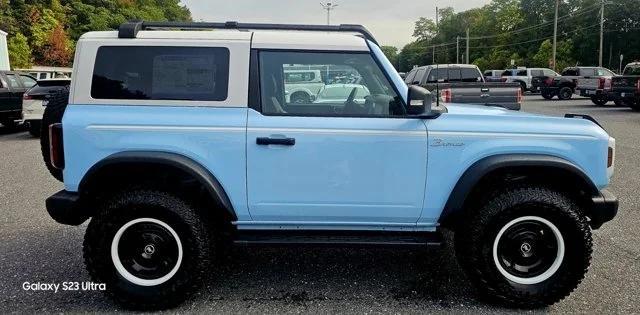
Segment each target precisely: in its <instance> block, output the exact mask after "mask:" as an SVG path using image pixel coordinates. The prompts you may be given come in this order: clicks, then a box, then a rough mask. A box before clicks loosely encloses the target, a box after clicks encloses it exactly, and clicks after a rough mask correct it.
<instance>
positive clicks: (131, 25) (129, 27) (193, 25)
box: [118, 21, 378, 45]
mask: <svg viewBox="0 0 640 315" xmlns="http://www.w3.org/2000/svg"><path fill="white" fill-rule="evenodd" d="M171 28H173V29H237V30H291V31H321V32H352V33H359V34H362V36H364V38H366V39H368V40H370V41H372V42H374V43H375V44H376V45H377V44H378V42H377V41H376V39H375V38H374V37H373V35H372V34H371V32H369V30H367V28H366V27H364V26H362V25H357V24H340V25H305V24H262V23H238V22H235V21H229V22H224V23H221V22H145V21H129V22H125V23H123V24H122V25H120V28H119V29H118V37H119V38H136V36H137V35H138V32H139V31H142V30H149V29H171Z"/></svg>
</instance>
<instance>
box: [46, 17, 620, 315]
mask: <svg viewBox="0 0 640 315" xmlns="http://www.w3.org/2000/svg"><path fill="white" fill-rule="evenodd" d="M203 28H204V29H216V31H215V32H202V31H191V30H188V29H203ZM149 29H155V30H154V31H148V30H149ZM158 29H180V30H181V31H175V30H173V31H163V30H158ZM238 30H245V31H238ZM246 30H248V31H246ZM265 30H267V31H265ZM301 30H305V32H301ZM77 52H78V53H77V54H76V58H75V60H74V63H73V65H74V79H73V80H72V82H71V84H72V87H71V89H70V91H71V92H70V93H71V95H70V97H69V96H68V95H65V92H59V93H56V94H55V95H53V96H52V97H51V98H50V102H49V104H48V106H47V107H46V109H45V114H44V117H43V126H45V127H46V128H48V130H49V133H43V134H42V138H41V143H42V144H43V156H44V158H45V162H46V164H47V167H48V169H49V170H50V171H51V174H53V175H54V176H55V177H56V178H57V179H59V180H63V181H64V190H61V191H60V192H58V193H56V194H54V195H52V196H51V197H49V198H48V199H47V201H46V207H47V211H48V212H49V214H50V216H51V217H52V218H53V219H55V220H56V221H58V222H60V223H62V224H70V225H80V224H82V223H83V222H85V221H86V220H88V219H89V218H91V221H90V222H89V224H88V225H87V226H86V233H85V239H84V243H83V250H82V251H83V255H84V260H85V264H86V267H87V269H88V274H89V275H90V276H91V279H92V281H93V282H96V283H102V284H105V285H106V288H107V293H108V295H109V296H110V297H112V298H114V299H115V300H116V301H118V302H119V303H122V304H123V305H125V306H127V307H131V308H138V309H140V308H142V309H143V310H145V311H148V310H150V309H157V308H165V307H170V306H173V305H176V304H178V303H180V302H182V301H183V300H184V299H185V298H187V297H188V296H189V295H190V294H192V293H194V291H195V289H196V288H197V286H198V285H200V284H202V282H203V279H205V275H208V274H209V272H208V269H209V267H210V266H211V265H215V264H216V260H215V257H218V256H216V255H215V253H216V252H217V251H219V250H222V249H224V248H225V246H230V245H231V244H235V245H240V246H251V245H252V246H269V245H304V246H318V245H319V246H344V245H346V246H367V245H368V246H374V247H379V246H405V247H411V246H414V247H415V246H417V247H418V248H426V247H427V246H432V245H436V246H437V245H439V244H441V242H442V237H441V234H440V231H441V229H443V228H447V229H450V230H452V231H454V233H455V234H454V235H455V246H456V254H457V257H458V258H459V261H460V264H461V265H462V267H463V269H464V270H465V271H466V272H467V274H468V276H469V277H470V279H471V282H472V283H474V284H475V285H476V286H477V287H478V290H479V291H481V292H484V293H485V294H487V295H488V296H490V297H492V298H493V300H494V301H500V302H501V303H503V304H506V305H510V306H516V307H529V308H531V307H541V306H546V305H549V304H553V303H555V302H557V301H559V300H561V299H563V298H564V297H566V296H567V295H568V294H570V293H571V292H572V291H573V290H574V289H575V288H576V287H577V286H578V285H579V283H580V282H581V281H582V279H583V278H584V276H585V273H586V272H587V270H588V268H589V265H590V262H591V253H592V234H591V233H592V232H591V229H597V228H599V227H600V226H602V224H603V223H605V222H607V221H609V220H611V219H612V218H613V217H614V216H615V215H616V212H617V207H618V206H617V205H618V203H617V200H616V198H615V197H614V196H613V195H612V194H611V193H609V192H608V191H607V190H606V189H605V187H607V186H608V185H609V182H610V178H611V177H612V176H613V173H614V164H615V139H613V138H612V137H610V136H609V135H608V134H607V133H606V132H605V130H604V129H602V128H601V127H600V126H599V125H598V123H597V122H596V121H595V119H593V118H591V117H589V116H585V115H568V116H566V117H546V116H542V115H534V114H529V113H524V112H516V111H509V110H506V109H504V108H495V107H486V106H475V105H465V104H455V105H454V104H451V106H447V105H445V104H437V103H436V104H434V103H433V102H432V95H431V93H429V91H428V90H426V89H425V88H422V87H420V86H419V85H412V86H407V85H406V84H405V83H404V82H403V81H402V79H401V78H400V76H399V75H398V73H397V72H396V71H395V69H394V67H393V65H392V64H391V63H390V62H389V61H388V60H387V59H386V57H385V55H384V53H383V52H382V50H381V49H380V47H379V46H378V44H377V42H376V40H375V38H374V37H373V36H372V35H371V33H370V32H369V31H367V30H366V29H365V28H364V27H362V26H354V25H341V26H333V25H332V26H318V25H312V26H305V25H292V26H287V25H282V24H277V25H272V24H244V23H237V22H227V23H170V22H155V23H149V22H130V23H125V24H123V25H122V26H120V29H119V31H107V32H90V33H87V34H84V35H82V36H81V37H80V39H79V40H78V42H77ZM291 64H298V65H305V64H324V65H326V67H327V68H329V67H332V66H336V67H338V66H339V67H344V68H349V71H351V72H353V73H355V74H357V75H358V76H359V77H360V78H359V81H360V83H358V84H361V85H363V86H365V87H366V88H367V89H368V91H369V93H370V95H369V96H368V97H367V101H366V104H364V105H363V104H357V103H356V102H350V101H347V102H344V103H342V100H341V99H340V100H339V101H338V104H332V103H322V104H298V103H295V102H293V103H292V102H287V100H286V99H285V97H284V96H285V89H286V79H285V78H284V69H285V67H286V66H287V65H291ZM418 71H424V72H425V73H427V74H428V76H427V77H430V76H431V74H432V73H431V72H432V71H433V70H432V68H431V67H423V68H420V69H418ZM436 71H440V72H438V73H433V76H434V80H433V81H439V80H440V79H443V80H445V79H446V80H450V79H454V78H456V76H458V77H462V73H463V72H464V73H467V72H469V73H474V71H475V73H474V74H473V75H472V78H473V77H475V78H478V79H477V80H475V81H474V82H468V83H470V84H472V85H473V84H475V85H478V88H485V87H481V86H482V80H481V78H482V75H481V73H480V72H479V70H477V68H473V67H471V66H464V65H456V66H448V67H443V69H438V68H436ZM414 77H415V75H414ZM203 78H207V80H206V81H204V80H202V79H203ZM248 78H251V80H248ZM419 81H420V80H418V83H420V82H419ZM427 81H431V79H427ZM429 84H431V83H429ZM515 90H516V91H519V88H517V87H516V88H515ZM67 94H68V93H67ZM350 94H352V93H350ZM355 95H357V94H354V97H352V98H353V99H355V98H356V96H355ZM69 100H70V102H69ZM340 103H342V105H341V106H336V105H340ZM49 135H50V137H49ZM83 229H84V226H83ZM51 259H55V257H51ZM397 263H402V262H400V261H399V262H397ZM220 276H224V275H223V274H222V275H220ZM206 279H209V277H207V278H206ZM220 281H221V282H222V284H221V285H224V280H223V279H220Z"/></svg>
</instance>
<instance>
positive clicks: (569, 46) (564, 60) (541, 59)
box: [532, 40, 576, 71]
mask: <svg viewBox="0 0 640 315" xmlns="http://www.w3.org/2000/svg"><path fill="white" fill-rule="evenodd" d="M572 55H573V43H572V42H571V41H570V40H567V41H559V42H558V47H557V50H556V63H557V67H556V69H557V70H558V71H560V70H562V69H564V68H566V67H569V66H573V65H575V63H576V62H575V60H574V59H573V57H572ZM532 60H533V65H534V66H536V67H549V68H553V44H552V43H551V40H545V41H544V42H542V44H540V48H539V49H538V52H537V53H536V54H535V55H534V56H533V58H532Z"/></svg>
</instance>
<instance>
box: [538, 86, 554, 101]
mask: <svg viewBox="0 0 640 315" xmlns="http://www.w3.org/2000/svg"><path fill="white" fill-rule="evenodd" d="M540 95H542V97H543V98H544V99H545V100H550V99H553V94H551V92H550V91H549V90H547V89H544V90H542V91H540Z"/></svg>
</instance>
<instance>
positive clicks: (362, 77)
mask: <svg viewBox="0 0 640 315" xmlns="http://www.w3.org/2000/svg"><path fill="white" fill-rule="evenodd" d="M300 68H305V69H314V70H317V71H321V72H322V73H323V74H322V75H323V80H322V82H321V84H313V85H307V84H305V85H304V86H300V84H291V83H288V82H287V81H286V80H285V76H286V73H287V72H291V71H294V70H293V69H300ZM260 92H261V94H262V95H261V105H262V112H263V113H265V114H272V115H299V116H398V115H404V114H405V108H404V106H403V103H402V101H401V99H400V98H399V97H398V95H397V94H396V92H395V90H394V89H393V87H392V85H391V83H390V82H389V80H388V79H387V78H386V76H385V75H384V73H383V72H382V71H381V69H380V68H379V66H378V64H377V63H376V62H375V61H374V60H373V58H372V57H371V55H369V54H354V53H329V52H327V53H318V52H278V51H263V52H260ZM309 93H310V94H309Z"/></svg>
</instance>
